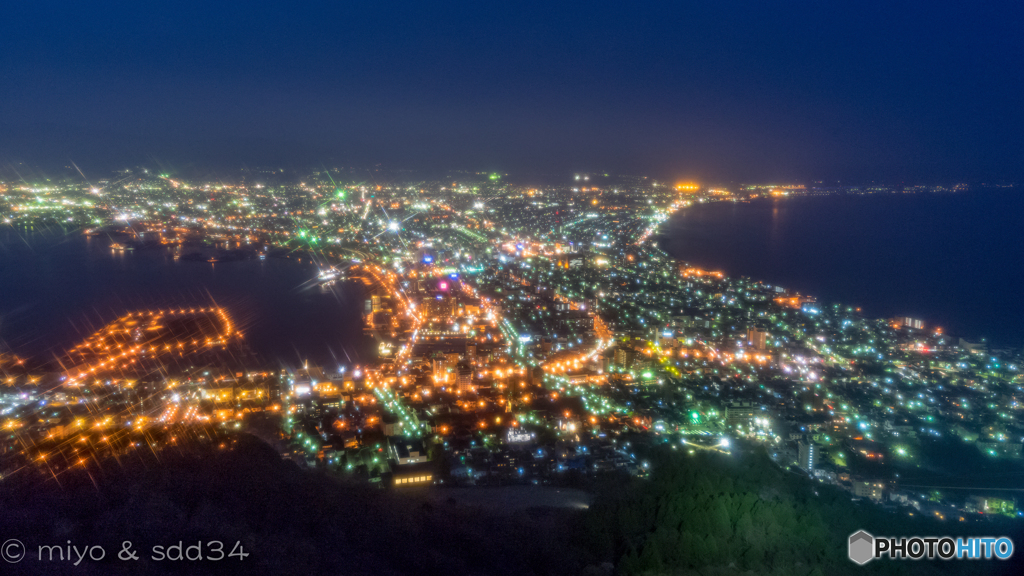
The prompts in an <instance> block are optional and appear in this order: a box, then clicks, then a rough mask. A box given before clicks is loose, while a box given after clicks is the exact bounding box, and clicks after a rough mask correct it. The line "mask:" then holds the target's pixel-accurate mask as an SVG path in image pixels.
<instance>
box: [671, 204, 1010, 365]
mask: <svg viewBox="0 0 1024 576" xmlns="http://www.w3.org/2000/svg"><path fill="white" fill-rule="evenodd" d="M1017 190H1019V189H1017ZM1022 223H1024V193H1021V192H1020V191H1015V190H1014V189H998V190H989V189H983V190H977V191H972V192H963V193H955V194H952V193H944V194H939V193H922V194H876V195H834V196H814V197H802V198H783V199H778V200H756V201H752V202H745V203H725V202H720V203H711V204H702V205H697V206H694V207H691V208H688V209H685V210H683V211H681V212H679V213H677V214H676V215H675V216H674V217H673V219H672V220H670V221H669V222H667V223H666V224H665V226H664V228H663V234H662V236H661V237H660V238H659V239H658V245H659V246H660V247H661V248H663V249H665V250H666V251H667V252H668V253H669V254H671V255H673V256H674V257H676V258H678V259H680V260H685V261H688V262H691V263H693V264H695V265H698V266H701V267H706V268H711V269H715V270H722V271H723V272H725V273H726V274H728V275H731V276H748V277H751V278H754V279H758V280H764V281H766V282H769V283H771V284H777V285H781V286H784V287H786V288H789V289H790V290H794V291H798V292H800V293H802V294H808V295H811V296H815V297H817V298H818V299H819V300H823V301H827V302H841V303H845V304H853V305H856V306H860V307H862V308H863V310H864V313H865V314H867V315H869V316H872V317H886V318H888V317H892V316H911V317H914V318H920V319H922V320H924V321H925V322H927V323H928V324H929V325H932V326H941V327H942V328H943V329H944V330H945V331H946V332H947V333H951V334H955V335H961V336H964V337H967V338H971V339H973V338H982V337H984V338H987V339H988V341H989V342H990V344H992V345H993V346H996V347H1014V348H1019V347H1021V346H1024V322H1022V320H1024V299H1022V297H1021V296H1022V294H1021V289H1022V287H1024V237H1022V231H1024V227H1022Z"/></svg>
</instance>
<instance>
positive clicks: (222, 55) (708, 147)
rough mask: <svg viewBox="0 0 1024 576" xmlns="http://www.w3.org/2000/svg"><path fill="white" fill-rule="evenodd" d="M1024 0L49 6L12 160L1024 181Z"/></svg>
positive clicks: (6, 124) (3, 140)
mask: <svg viewBox="0 0 1024 576" xmlns="http://www.w3.org/2000/svg"><path fill="white" fill-rule="evenodd" d="M1022 15H1024V7H1022V4H1021V3H1020V2H1019V1H1018V2H1000V1H994V2H989V1H986V2H935V1H929V2H869V1H863V0H861V1H853V2H842V1H841V2H821V1H815V2H757V1H752V0H744V1H736V0H715V1H713V2H615V3H611V2H580V3H562V2H487V1H477V2H465V3H456V2H415V3H412V2H410V3H399V2H388V1H363V2H341V1H335V2H323V3H318V2H275V3H268V2H258V1H249V2H235V3H232V2H219V1H213V0H207V1H204V2H197V3H189V2H139V1H133V2H70V1H69V2H48V1H20V0H18V1H14V2H8V3H5V6H4V10H3V15H2V17H0V70H2V72H3V73H2V75H0V162H2V163H7V164H11V163H14V162H16V161H26V162H40V163H56V164H61V163H67V162H68V160H74V161H75V162H76V163H79V164H81V165H83V167H86V168H88V169H92V170H101V169H109V168H114V167H120V166H123V165H127V164H132V163H138V162H154V161H155V162H167V163H181V164H191V165H198V164H202V165H209V166H214V165H219V166H225V167H230V166H238V165H242V164H245V165H250V166H269V165H285V164H287V165H300V164H306V165H310V166H318V165H320V164H321V163H327V164H328V165H357V164H360V165H367V164H374V163H385V164H387V165H390V166H395V167H410V168H429V167H439V166H440V167H444V168H456V169H480V170H502V171H520V172H536V173H548V172H551V173H559V172H566V171H572V170H595V171H604V172H616V173H627V174H636V173H645V174H653V175H664V176H666V177H695V178H701V179H719V180H747V181H750V180H768V179H787V178H789V179H799V180H804V181H806V180H811V179H826V180H837V179H842V180H844V181H867V180H874V179H879V180H888V181H901V180H905V181H918V182H942V181H950V180H954V181H959V180H964V181H975V182H979V181H982V182H988V181H993V180H998V179H1004V180H1014V179H1019V178H1020V177H1021V176H1022V175H1024V162H1022V160H1024V106H1022V105H1021V102H1022V96H1021V94H1022V88H1024V78H1022V62H1024V60H1022V56H1024V50H1022V48H1024V34H1022V33H1021V30H1022V29H1024V21H1022V20H1024V19H1022Z"/></svg>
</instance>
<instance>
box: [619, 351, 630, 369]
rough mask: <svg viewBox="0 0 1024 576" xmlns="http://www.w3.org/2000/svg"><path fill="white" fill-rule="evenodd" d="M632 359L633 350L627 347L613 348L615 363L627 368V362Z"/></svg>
mask: <svg viewBox="0 0 1024 576" xmlns="http://www.w3.org/2000/svg"><path fill="white" fill-rule="evenodd" d="M632 361H633V351H632V350H629V349H627V348H616V349H615V365H616V366H622V367H623V368H628V367H629V364H630V363H631V362H632Z"/></svg>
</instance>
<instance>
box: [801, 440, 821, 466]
mask: <svg viewBox="0 0 1024 576" xmlns="http://www.w3.org/2000/svg"><path fill="white" fill-rule="evenodd" d="M797 447H798V452H799V457H798V458H799V459H798V464H797V465H798V466H800V468H802V469H803V470H804V471H806V472H808V473H811V472H814V468H815V465H816V464H817V463H818V453H817V448H816V447H815V446H814V442H811V441H809V440H801V441H800V442H797Z"/></svg>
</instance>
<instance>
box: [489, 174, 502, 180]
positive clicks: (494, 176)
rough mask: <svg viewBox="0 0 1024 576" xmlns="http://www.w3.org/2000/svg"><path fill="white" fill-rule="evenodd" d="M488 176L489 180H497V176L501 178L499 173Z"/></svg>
mask: <svg viewBox="0 0 1024 576" xmlns="http://www.w3.org/2000/svg"><path fill="white" fill-rule="evenodd" d="M490 178H491V180H497V179H498V178H501V175H500V174H491V176H490Z"/></svg>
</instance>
